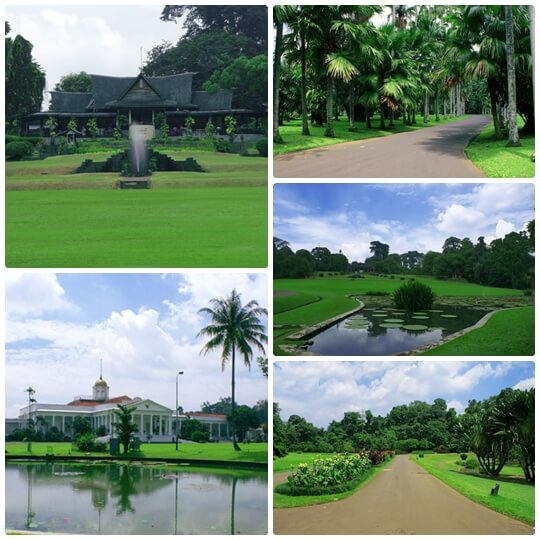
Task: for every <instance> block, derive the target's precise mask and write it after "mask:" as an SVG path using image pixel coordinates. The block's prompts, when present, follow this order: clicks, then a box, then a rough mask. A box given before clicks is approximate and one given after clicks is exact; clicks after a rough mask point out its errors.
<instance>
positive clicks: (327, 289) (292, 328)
mask: <svg viewBox="0 0 540 540" xmlns="http://www.w3.org/2000/svg"><path fill="white" fill-rule="evenodd" d="M400 277H404V276H398V277H396V278H394V279H390V278H387V277H375V276H366V278H365V279H354V280H352V279H350V278H348V277H345V276H340V277H322V278H307V279H275V280H274V292H276V291H287V294H288V296H274V325H275V326H276V328H275V330H274V352H275V354H280V355H281V354H283V351H281V349H279V345H280V344H281V343H284V342H285V341H286V338H287V335H289V334H293V333H295V332H297V331H298V329H299V328H300V327H303V326H310V325H313V324H316V323H319V322H322V321H324V320H327V319H330V318H331V317H334V316H336V315H339V314H341V313H345V312H347V311H350V310H352V309H354V308H355V307H357V306H358V302H357V301H356V300H355V299H354V298H351V297H350V295H359V296H361V295H363V294H365V293H366V292H368V291H384V292H388V293H391V292H393V291H394V290H395V289H396V288H398V287H399V286H400V285H402V284H403V283H404V281H403V280H401V279H399V278H400ZM415 279H416V280H417V281H420V282H422V283H426V284H427V285H429V286H430V287H431V288H432V289H433V290H434V292H435V294H436V295H437V297H448V298H450V297H464V298H465V297H466V298H470V299H471V300H472V301H473V302H474V301H476V300H475V299H479V301H480V299H481V300H486V301H488V300H489V299H491V298H492V299H494V301H497V299H499V298H500V299H501V301H502V300H503V297H523V291H520V290H517V289H503V288H495V287H485V286H483V285H478V284H475V283H467V282H464V281H452V280H438V279H435V278H431V277H424V276H416V277H415ZM293 292H296V293H297V295H298V297H299V300H298V306H299V307H297V308H293V309H289V310H286V311H284V310H283V306H284V305H287V304H288V305H291V306H292V305H293V303H294V302H295V296H294V295H292V294H291V293H293ZM316 296H319V297H320V298H321V299H320V300H319V301H317V302H312V303H306V302H305V299H306V298H307V297H316ZM363 300H364V301H365V302H366V304H367V305H369V304H370V301H371V299H370V298H368V297H364V298H363ZM375 301H376V297H375V298H374V300H373V302H375ZM276 305H277V310H276V309H275V308H276ZM531 309H532V308H531ZM501 336H503V337H505V338H506V339H507V340H508V336H509V334H508V328H505V329H504V332H503V333H502V334H501ZM533 337H534V336H533ZM508 341H510V340H508ZM531 343H534V340H532V341H531ZM462 354H463V353H462Z"/></svg>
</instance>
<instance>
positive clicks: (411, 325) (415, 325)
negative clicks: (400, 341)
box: [402, 324, 428, 332]
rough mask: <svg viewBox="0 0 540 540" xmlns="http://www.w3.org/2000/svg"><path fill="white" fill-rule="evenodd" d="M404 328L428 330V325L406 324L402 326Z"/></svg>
mask: <svg viewBox="0 0 540 540" xmlns="http://www.w3.org/2000/svg"><path fill="white" fill-rule="evenodd" d="M402 328H403V330H416V331H418V332H419V331H420V330H427V329H428V327H427V326H426V325H425V324H405V325H403V326H402Z"/></svg>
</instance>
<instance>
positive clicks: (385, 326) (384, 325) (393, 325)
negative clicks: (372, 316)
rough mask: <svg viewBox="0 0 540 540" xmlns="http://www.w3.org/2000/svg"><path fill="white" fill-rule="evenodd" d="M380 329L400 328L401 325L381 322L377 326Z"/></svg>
mask: <svg viewBox="0 0 540 540" xmlns="http://www.w3.org/2000/svg"><path fill="white" fill-rule="evenodd" d="M379 326H380V327H381V328H401V327H402V326H403V324H402V323H389V322H383V323H381V324H379Z"/></svg>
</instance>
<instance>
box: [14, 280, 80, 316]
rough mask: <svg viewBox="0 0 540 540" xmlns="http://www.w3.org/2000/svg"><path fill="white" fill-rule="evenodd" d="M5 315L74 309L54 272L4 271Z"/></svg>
mask: <svg viewBox="0 0 540 540" xmlns="http://www.w3.org/2000/svg"><path fill="white" fill-rule="evenodd" d="M5 286H6V313H7V315H15V316H23V315H32V316H39V315H42V314H43V313H46V312H54V311H58V310H61V309H75V306H73V305H72V304H71V303H70V302H69V301H68V300H67V298H66V294H65V291H64V289H63V288H62V286H61V285H60V283H59V282H58V279H57V278H56V276H55V275H54V274H41V273H40V274H34V273H32V274H30V273H23V272H17V271H9V272H6V273H5Z"/></svg>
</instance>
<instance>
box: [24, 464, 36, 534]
mask: <svg viewBox="0 0 540 540" xmlns="http://www.w3.org/2000/svg"><path fill="white" fill-rule="evenodd" d="M33 470H34V469H33V467H28V502H27V509H26V528H27V529H31V528H33V521H34V517H35V516H36V513H35V512H33V511H32V475H33Z"/></svg>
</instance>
